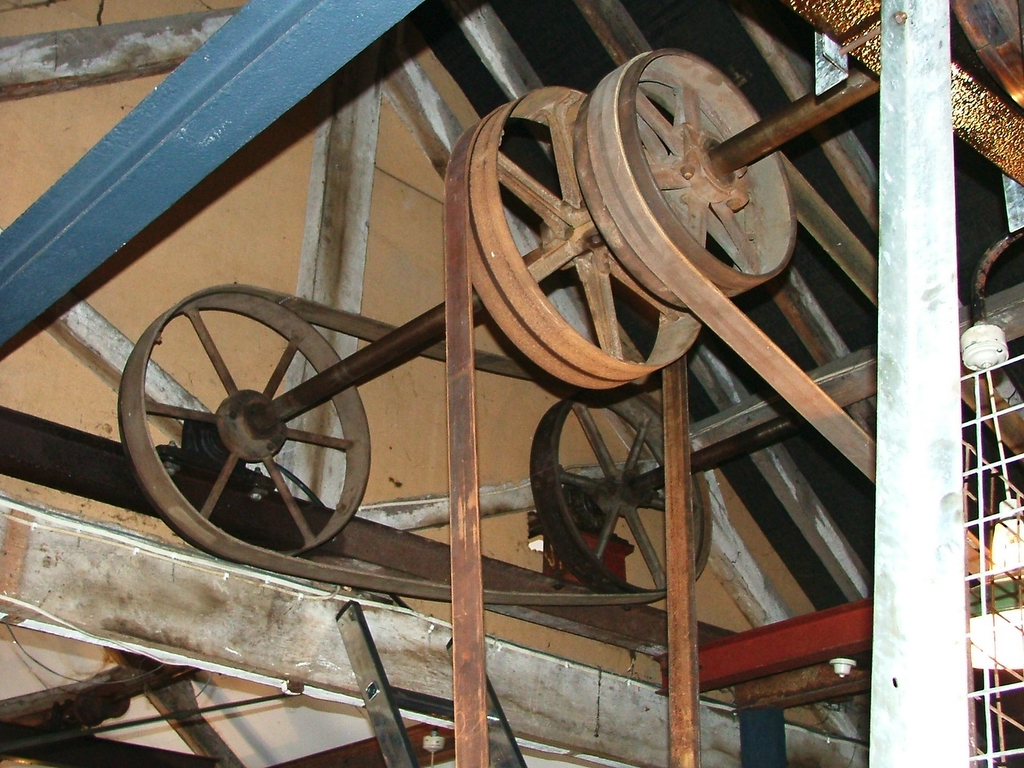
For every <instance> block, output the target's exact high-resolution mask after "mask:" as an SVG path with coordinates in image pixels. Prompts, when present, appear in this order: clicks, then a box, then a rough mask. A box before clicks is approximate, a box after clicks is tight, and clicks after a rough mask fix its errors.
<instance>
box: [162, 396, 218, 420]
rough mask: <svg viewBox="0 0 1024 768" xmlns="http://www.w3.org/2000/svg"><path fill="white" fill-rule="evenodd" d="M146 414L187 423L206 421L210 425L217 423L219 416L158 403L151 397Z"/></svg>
mask: <svg viewBox="0 0 1024 768" xmlns="http://www.w3.org/2000/svg"><path fill="white" fill-rule="evenodd" d="M146 413H148V414H152V415H153V416H168V417H170V418H172V419H180V420H182V421H185V420H186V419H187V420H188V421H205V422H207V423H208V424H216V423H217V414H215V413H210V412H209V411H198V410H195V409H194V408H182V407H181V406H178V405H170V404H168V403H158V402H157V401H156V400H153V399H152V398H150V397H147V398H146Z"/></svg>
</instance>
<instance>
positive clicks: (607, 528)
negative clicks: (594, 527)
mask: <svg viewBox="0 0 1024 768" xmlns="http://www.w3.org/2000/svg"><path fill="white" fill-rule="evenodd" d="M618 522H619V509H618V507H616V508H615V509H614V510H612V511H611V512H609V513H608V516H607V517H606V518H605V519H604V525H602V526H601V534H600V535H599V536H598V537H597V546H596V547H594V554H595V555H596V556H597V559H598V560H601V559H603V558H604V551H605V549H607V548H608V542H609V541H610V540H611V538H612V533H614V532H615V524H616V523H618Z"/></svg>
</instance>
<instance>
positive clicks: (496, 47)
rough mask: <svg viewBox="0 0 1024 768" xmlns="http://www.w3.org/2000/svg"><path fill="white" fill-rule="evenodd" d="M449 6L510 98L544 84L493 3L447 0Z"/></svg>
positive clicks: (474, 47) (516, 97)
mask: <svg viewBox="0 0 1024 768" xmlns="http://www.w3.org/2000/svg"><path fill="white" fill-rule="evenodd" d="M444 2H445V6H446V7H447V8H448V10H449V12H450V13H451V14H452V16H453V17H454V18H455V20H456V21H457V22H458V24H459V28H460V29H462V33H463V34H464V35H465V36H466V39H467V40H469V44H470V45H471V46H473V50H474V51H476V54H477V56H479V57H480V61H482V62H483V63H484V66H486V67H487V70H488V71H489V72H490V73H491V75H492V76H493V77H494V79H495V81H497V83H498V86H499V87H500V88H501V90H502V91H503V92H504V93H505V95H506V96H507V97H508V98H510V99H518V98H519V97H520V96H524V95H526V93H527V92H528V91H532V90H534V89H535V88H540V87H541V85H542V83H541V81H540V78H539V77H538V76H537V73H536V72H535V71H534V69H533V67H532V66H531V65H530V63H529V62H528V61H527V60H526V57H525V56H524V55H523V52H522V50H520V48H519V45H518V44H517V43H516V41H515V40H513V39H512V35H510V34H509V32H508V30H507V29H506V28H505V25H504V24H503V23H502V22H501V19H499V18H498V14H496V13H495V12H494V9H493V8H492V7H491V4H490V3H486V2H485V3H477V2H473V1H472V0H444Z"/></svg>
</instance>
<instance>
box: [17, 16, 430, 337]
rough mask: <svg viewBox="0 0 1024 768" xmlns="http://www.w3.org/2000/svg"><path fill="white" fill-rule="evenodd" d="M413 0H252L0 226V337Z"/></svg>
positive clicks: (185, 189)
mask: <svg viewBox="0 0 1024 768" xmlns="http://www.w3.org/2000/svg"><path fill="white" fill-rule="evenodd" d="M419 2H420V0H252V1H251V2H250V3H249V4H248V5H246V6H245V7H244V8H243V9H242V10H241V11H239V13H238V14H236V15H235V16H234V17H233V18H232V19H231V20H230V21H228V23H227V24H225V25H224V26H223V27H222V28H221V29H220V31H218V32H217V33H216V34H215V35H214V36H213V37H212V38H210V40H209V41H207V43H206V44H205V45H203V46H202V47H201V48H200V49H199V50H198V51H196V52H195V53H194V54H193V55H192V56H190V57H189V58H188V59H186V60H185V61H184V62H183V63H182V64H181V66H179V67H178V68H177V69H176V70H175V71H174V72H172V73H171V74H170V75H169V76H168V77H167V78H166V79H165V80H164V81H163V82H162V83H161V84H160V85H159V86H158V87H157V88H156V89H155V90H154V91H153V92H152V93H151V94H150V95H149V96H147V97H146V98H145V99H144V100H143V101H142V102H141V103H140V104H139V105H138V106H137V107H136V108H135V109H134V110H132V112H131V113H129V114H128V115H127V116H126V117H125V118H124V119H123V120H122V121H121V122H120V123H119V124H118V125H117V126H116V127H115V128H114V129H113V130H111V131H110V133H108V134H107V135H106V136H105V137H104V138H103V139H101V140H100V142H99V143H98V144H96V146H95V147H93V148H92V149H91V150H90V151H89V152H88V154H86V155H85V157H83V158H82V159H81V160H80V161H79V162H78V163H77V164H76V165H75V166H74V167H73V168H71V170H69V171H68V172H67V173H66V174H64V176H63V177H61V179H60V180H59V181H57V183H56V184H54V185H53V186H52V187H50V189H49V190H47V191H46V193H45V194H43V196H42V197H40V198H39V200H37V201H36V202H35V203H33V204H32V206H31V207H30V208H29V209H28V210H27V211H25V213H23V214H22V215H21V216H20V217H18V219H17V220H15V221H14V223H12V224H11V226H10V227H8V229H7V230H6V231H4V232H3V233H2V234H0V344H3V343H4V342H6V341H8V340H9V339H10V338H11V337H12V336H14V335H15V334H16V333H18V332H19V331H20V330H21V329H23V328H24V327H25V326H26V325H28V324H29V323H30V322H32V321H33V320H34V319H35V318H37V317H38V316H39V315H40V314H41V313H42V312H44V311H45V310H46V309H47V308H48V307H49V306H50V305H52V304H53V303H54V302H55V301H57V300H58V299H59V298H61V297H62V296H63V295H64V294H65V293H67V292H68V291H69V290H71V288H73V287H74V286H75V285H76V284H77V283H78V282H80V281H81V280H82V279H83V278H84V277H86V276H87V275H88V274H89V273H90V272H92V271H93V270H94V269H95V268H96V267H98V266H99V265H100V264H102V263H103V262H104V261H106V260H107V259H108V258H109V257H110V256H111V255H113V254H114V253H115V252H116V251H117V250H118V249H119V248H121V246H123V245H124V244H125V243H127V242H128V241H129V240H131V238H132V237H134V236H135V235H136V234H138V233H139V232H140V231H141V230H142V229H143V228H144V227H145V226H146V225H148V224H149V223H150V222H152V221H153V220H154V219H156V217H157V216H159V215H160V214H161V213H163V212H164V211H166V210H167V209H168V208H169V207H170V206H171V205H172V204H173V203H174V202H175V201H177V200H178V199H179V198H181V197H182V196H183V195H184V194H185V193H186V192H188V191H189V190H190V189H192V188H193V187H194V186H195V185H196V184H198V183H199V182H200V181H201V180H202V179H203V178H205V177H206V176H207V175H208V174H209V173H210V172H211V171H213V170H214V169H215V168H217V167H218V166H219V165H220V164H221V163H223V162H224V161H225V160H227V159H228V158H229V157H231V155H232V154H234V153H235V152H236V151H238V150H239V149H240V148H241V147H242V146H244V145H245V144H246V143H247V142H248V141H249V140H250V139H252V138H253V137H254V136H256V135H257V134H258V133H260V131H262V130H263V129H264V128H266V127H267V126H268V125H270V124H271V123H272V122H273V121H274V120H276V119H277V118H278V117H280V116H281V115H282V114H284V113H285V112H286V111H287V110H288V109H289V108H290V107H292V106H294V105H295V104H296V103H298V102H299V101H300V100H301V99H302V98H303V97H304V96H306V95H307V94H308V93H309V92H310V91H312V90H313V89H314V88H316V87H317V86H318V85H319V84H320V83H322V82H323V81H324V80H326V79H327V78H328V77H330V76H331V75H332V74H334V72H336V71H337V70H338V69H340V68H341V67H342V66H343V65H344V64H346V63H347V62H348V61H350V60H351V59H352V58H354V57H355V56H356V55H357V54H358V53H359V52H360V51H362V50H363V49H364V48H365V47H366V46H367V45H369V44H370V43H372V42H373V41H374V40H376V39H377V38H378V37H380V35H381V34H383V33H384V32H385V31H387V29H389V28H390V27H391V26H393V25H394V24H396V23H397V22H398V21H400V20H401V19H402V18H404V17H405V16H406V15H407V14H408V13H409V12H410V11H411V10H412V9H413V8H415V7H416V6H417V5H418V4H419Z"/></svg>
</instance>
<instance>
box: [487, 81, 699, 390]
mask: <svg viewBox="0 0 1024 768" xmlns="http://www.w3.org/2000/svg"><path fill="white" fill-rule="evenodd" d="M583 98H584V96H583V94H582V93H579V92H578V91H572V90H569V89H567V88H543V89H541V90H538V91H534V92H532V93H530V94H529V95H527V96H526V97H524V98H523V99H521V100H519V101H517V102H513V103H511V104H508V105H506V106H504V107H502V108H500V109H498V110H496V111H495V112H493V113H491V114H490V115H489V116H488V117H486V118H485V119H484V120H483V121H481V124H480V126H479V128H478V129H477V133H476V135H475V136H474V142H473V146H472V149H471V150H470V153H469V157H468V166H469V167H468V177H469V201H470V221H471V226H472V228H473V231H474V235H475V242H476V244H477V246H478V249H477V252H476V253H475V254H472V255H471V260H472V269H473V284H474V287H475V288H476V290H477V293H478V294H479V295H480V298H481V300H482V301H483V303H484V305H485V306H486V307H487V310H488V312H489V313H490V314H491V316H492V317H493V318H494V319H495V321H496V322H497V323H498V325H499V326H500V327H501V328H502V330H503V331H504V332H505V333H506V334H507V335H508V337H509V338H510V339H511V340H512V341H513V343H514V344H515V345H516V346H517V347H518V348H519V349H520V350H522V351H523V352H524V353H525V354H527V355H528V356H529V357H530V358H531V359H533V361H534V362H536V363H537V364H538V365H539V366H541V367H542V368H544V369H545V370H547V371H548V372H549V373H551V374H552V375H554V376H556V377H558V378H560V379H562V380H563V381H566V382H569V383H571V384H575V385H578V386H582V387H587V388H590V389H609V388H612V387H615V386H618V385H620V384H622V383H625V382H628V381H633V380H635V379H637V378H640V377H642V376H645V375H647V374H649V373H651V372H653V371H655V370H657V369H658V368H660V367H662V366H664V365H667V364H668V363H670V362H672V361H674V360H676V359H678V358H679V357H680V356H681V355H682V354H683V353H685V352H686V350H687V349H688V348H689V346H690V345H691V344H692V343H693V340H694V338H695V336H696V334H697V331H698V330H699V325H698V324H697V322H696V321H695V320H694V319H693V318H692V317H691V316H690V315H688V314H686V313H685V312H684V311H681V310H679V309H678V308H675V307H670V306H667V305H666V304H665V303H664V302H662V301H661V300H659V299H658V298H657V297H655V296H654V295H652V294H651V293H650V292H649V291H647V290H645V289H644V288H643V287H642V286H641V285H640V284H638V283H637V282H636V280H634V279H633V277H631V276H630V275H629V274H628V272H627V271H626V270H624V269H623V268H622V266H621V265H620V264H619V263H618V262H617V261H616V259H615V258H614V257H613V255H612V253H611V251H610V250H609V249H608V247H607V245H606V244H605V243H604V241H603V239H602V238H601V236H600V234H599V233H598V230H597V228H596V227H595V226H594V223H593V221H592V219H591V217H590V213H589V212H588V210H587V207H586V206H585V205H584V202H583V196H582V193H581V191H580V188H579V183H578V181H577V177H576V167H575V161H574V158H573V154H574V149H573V138H572V137H573V129H574V124H575V119H576V113H577V110H578V108H579V105H580V103H581V102H582V100H583Z"/></svg>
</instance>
